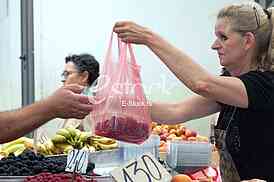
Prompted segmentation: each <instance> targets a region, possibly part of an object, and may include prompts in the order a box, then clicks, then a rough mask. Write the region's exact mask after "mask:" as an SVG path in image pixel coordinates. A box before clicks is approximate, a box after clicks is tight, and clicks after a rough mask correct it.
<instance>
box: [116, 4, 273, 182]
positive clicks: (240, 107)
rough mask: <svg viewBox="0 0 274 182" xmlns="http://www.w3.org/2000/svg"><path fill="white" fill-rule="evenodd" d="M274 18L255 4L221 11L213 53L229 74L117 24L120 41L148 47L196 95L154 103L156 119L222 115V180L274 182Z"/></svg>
mask: <svg viewBox="0 0 274 182" xmlns="http://www.w3.org/2000/svg"><path fill="white" fill-rule="evenodd" d="M193 13H195V10H193ZM273 17H274V15H272V9H268V10H264V9H263V8H262V7H261V6H260V5H258V4H257V3H254V2H252V3H250V2H249V3H244V4H239V5H230V6H227V7H224V8H223V9H221V10H220V12H219V14H218V16H217V21H216V24H215V35H216V40H215V41H214V42H213V45H212V49H213V50H216V51H217V53H218V56H219V60H220V62H219V63H220V65H221V66H223V67H224V68H225V69H226V71H227V72H229V74H230V75H231V76H224V75H223V76H215V75H212V74H210V73H209V72H208V71H206V70H205V69H203V68H202V67H201V66H200V65H199V64H198V63H197V62H196V61H194V60H193V59H192V58H191V57H190V56H188V55H187V54H186V53H184V52H183V51H181V50H179V49H177V48H176V47H174V46H173V45H171V44H170V43H169V42H167V41H166V40H164V39H163V38H162V37H160V36H159V35H157V34H156V33H154V32H152V31H151V30H149V29H148V28H144V27H142V26H140V25H137V24H136V23H133V22H117V23H116V24H115V26H114V31H115V32H116V33H117V34H118V36H119V37H120V38H121V39H122V41H124V42H131V43H135V44H143V45H146V46H147V47H148V48H149V49H150V50H151V51H153V52H154V53H155V54H156V55H157V56H158V57H159V58H160V60H161V61H162V62H163V63H164V64H166V65H167V67H168V68H169V69H170V70H171V71H172V72H173V73H174V74H175V75H176V76H177V77H178V78H179V79H180V80H181V82H182V83H184V84H185V85H186V86H187V87H188V88H189V89H191V90H192V91H193V92H194V93H196V94H198V96H197V95H194V96H192V97H190V98H188V99H186V100H183V101H181V102H178V103H175V104H174V103H158V102H154V103H153V104H152V107H151V117H152V120H153V121H158V122H159V123H167V124H175V123H178V122H181V121H188V120H191V119H195V118H200V117H204V116H208V115H210V114H213V113H216V112H220V116H219V118H218V122H217V126H216V128H215V129H216V130H215V138H216V145H217V148H218V150H219V153H220V170H221V175H222V179H223V181H224V182H234V181H235V182H236V181H237V182H238V181H241V180H250V179H263V180H266V181H274V172H273V164H274V152H273V151H272V148H273V147H274V140H273V137H274V134H273V131H274V71H273V70H274V62H273V58H274V56H272V42H273V39H272V37H273V36H272V31H273ZM197 23H198V22H197ZM186 28H187V27H186ZM197 45H198V44H197Z"/></svg>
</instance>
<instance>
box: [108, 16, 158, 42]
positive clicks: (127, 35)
mask: <svg viewBox="0 0 274 182" xmlns="http://www.w3.org/2000/svg"><path fill="white" fill-rule="evenodd" d="M113 31H114V32H115V33H117V34H118V37H119V38H121V40H122V41H123V42H128V43H135V44H144V45H149V44H150V42H151V40H152V37H153V34H152V32H151V31H150V30H149V29H147V28H145V27H142V26H140V25H137V24H136V23H134V22H130V21H121V22H117V23H115V25H114V27H113Z"/></svg>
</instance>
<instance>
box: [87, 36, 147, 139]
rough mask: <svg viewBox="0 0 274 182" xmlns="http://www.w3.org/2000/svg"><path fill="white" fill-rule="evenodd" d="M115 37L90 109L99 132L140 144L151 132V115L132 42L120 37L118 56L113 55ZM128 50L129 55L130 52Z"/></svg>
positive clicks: (99, 133) (95, 128)
mask: <svg viewBox="0 0 274 182" xmlns="http://www.w3.org/2000/svg"><path fill="white" fill-rule="evenodd" d="M112 39H113V34H112V35H111V40H110V43H109V48H108V51H107V55H106V58H105V61H104V65H103V68H102V71H101V73H100V77H99V79H98V82H97V86H96V91H95V96H94V97H93V99H92V101H91V102H93V104H94V109H93V111H92V112H91V117H92V120H93V121H94V128H93V129H94V133H95V134H96V135H100V136H105V137H109V138H114V139H117V140H120V141H125V142H130V143H136V144H141V143H143V142H144V141H145V140H146V139H147V138H148V137H149V135H150V133H151V118H150V115H149V112H148V109H149V103H148V101H147V100H146V97H145V95H144V91H143V88H142V82H141V77H140V66H138V65H137V64H136V59H135V56H134V54H133V49H132V47H131V45H130V44H128V43H123V42H121V40H120V39H119V38H118V50H119V51H118V53H119V54H118V58H117V59H114V58H113V55H112ZM128 52H129V55H127V53H128Z"/></svg>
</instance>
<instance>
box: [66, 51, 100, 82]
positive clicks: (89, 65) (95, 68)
mask: <svg viewBox="0 0 274 182" xmlns="http://www.w3.org/2000/svg"><path fill="white" fill-rule="evenodd" d="M65 62H66V63H68V62H72V63H73V64H74V65H75V67H76V69H77V70H78V71H79V72H84V71H87V72H88V86H91V85H92V83H93V82H94V81H95V80H96V79H97V78H98V76H99V63H98V61H97V60H96V59H95V58H94V56H92V55H90V54H79V55H76V54H74V55H70V56H67V57H66V58H65Z"/></svg>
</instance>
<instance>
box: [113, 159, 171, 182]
mask: <svg viewBox="0 0 274 182" xmlns="http://www.w3.org/2000/svg"><path fill="white" fill-rule="evenodd" d="M111 175H112V176H113V177H114V178H115V180H116V181H117V182H169V181H171V178H172V177H171V175H170V174H169V173H168V172H167V170H166V169H165V168H164V167H163V166H162V165H161V164H160V163H159V162H158V161H157V160H156V159H155V157H153V156H152V155H151V154H144V155H142V156H141V157H139V158H138V159H137V160H134V161H131V162H129V163H128V164H126V165H124V166H123V167H120V168H116V169H114V170H113V171H112V172H111Z"/></svg>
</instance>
